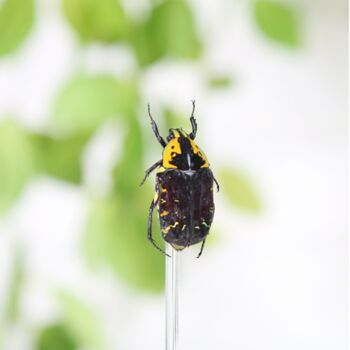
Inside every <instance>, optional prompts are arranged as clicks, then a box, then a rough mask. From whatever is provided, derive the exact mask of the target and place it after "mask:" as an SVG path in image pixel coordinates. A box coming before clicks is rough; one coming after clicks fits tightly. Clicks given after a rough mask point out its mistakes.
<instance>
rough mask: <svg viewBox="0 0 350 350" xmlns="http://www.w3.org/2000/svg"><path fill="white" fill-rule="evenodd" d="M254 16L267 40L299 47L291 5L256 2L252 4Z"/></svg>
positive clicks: (297, 32) (296, 21) (261, 0)
mask: <svg viewBox="0 0 350 350" xmlns="http://www.w3.org/2000/svg"><path fill="white" fill-rule="evenodd" d="M254 16H255V20H256V22H257V24H258V26H259V28H260V30H261V31H262V32H263V33H264V34H265V35H266V36H267V37H268V38H269V39H272V40H274V41H276V42H279V43H281V44H285V45H288V46H293V47H294V46H297V45H299V43H300V37H299V28H298V18H297V13H296V11H295V9H294V8H293V7H292V6H291V5H287V4H282V3H280V2H276V1H269V0H257V1H255V3H254Z"/></svg>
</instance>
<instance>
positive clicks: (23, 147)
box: [0, 120, 35, 214]
mask: <svg viewBox="0 0 350 350" xmlns="http://www.w3.org/2000/svg"><path fill="white" fill-rule="evenodd" d="M0 169H1V171H0V214H1V213H3V212H4V211H5V209H7V208H8V207H9V206H10V205H11V204H12V203H13V202H14V201H15V199H16V198H17V197H18V195H19V194H20V192H21V191H22V190H23V188H24V186H25V185H26V184H27V182H28V180H29V179H30V178H31V177H32V176H33V175H34V172H35V167H34V154H33V149H32V145H31V143H30V139H29V137H28V135H27V133H26V132H25V130H23V129H22V128H21V127H20V126H19V125H17V124H16V123H15V122H14V121H10V120H9V121H3V122H1V123H0Z"/></svg>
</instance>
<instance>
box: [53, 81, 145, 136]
mask: <svg viewBox="0 0 350 350" xmlns="http://www.w3.org/2000/svg"><path fill="white" fill-rule="evenodd" d="M137 98H138V93H137V88H136V86H135V84H134V82H130V81H119V80H117V79H115V78H114V77H113V76H110V75H97V76H86V75H81V76H77V77H75V78H73V79H72V80H71V81H70V82H68V84H67V85H66V86H65V87H64V88H63V89H62V91H61V92H60V93H59V96H58V98H57V100H56V103H55V107H54V120H53V123H54V126H55V127H57V128H59V129H61V130H64V131H69V132H84V133H89V132H92V131H94V130H95V129H96V128H97V127H98V126H99V125H100V124H101V123H102V122H104V121H106V120H107V119H108V118H113V117H118V116H121V117H124V118H126V117H128V115H129V114H130V113H131V112H132V111H133V110H134V108H135V106H136V105H137Z"/></svg>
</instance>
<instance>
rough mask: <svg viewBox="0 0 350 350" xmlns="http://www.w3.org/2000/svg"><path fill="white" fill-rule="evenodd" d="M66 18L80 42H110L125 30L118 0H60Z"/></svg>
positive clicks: (123, 16) (124, 22)
mask: <svg viewBox="0 0 350 350" xmlns="http://www.w3.org/2000/svg"><path fill="white" fill-rule="evenodd" d="M62 1H63V11H64V14H65V15H66V17H67V20H68V21H69V23H70V24H71V25H72V27H73V28H74V29H75V30H76V32H77V33H78V35H79V38H80V40H81V41H82V42H89V41H102V42H106V43H110V42H113V41H116V40H118V39H120V38H121V37H122V36H123V35H124V33H125V30H126V24H127V23H126V18H125V15H124V11H123V8H122V6H121V4H120V2H119V1H118V0H62Z"/></svg>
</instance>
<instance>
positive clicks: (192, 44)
mask: <svg viewBox="0 0 350 350" xmlns="http://www.w3.org/2000/svg"><path fill="white" fill-rule="evenodd" d="M131 42H132V44H133V47H134V50H135V54H136V56H137V58H138V60H139V63H140V64H141V65H142V66H145V65H149V64H151V63H154V62H155V61H157V60H159V59H161V58H164V57H170V58H175V59H195V58H198V57H199V56H200V54H201V43H200V40H199V38H198V35H197V33H196V28H195V23H194V18H193V15H192V12H191V9H190V8H189V6H188V4H187V3H186V2H185V1H184V0H166V1H163V2H161V3H160V4H159V5H157V6H156V7H154V8H153V9H152V12H151V15H150V17H149V18H148V19H147V20H146V21H145V22H144V23H140V24H138V25H135V26H134V29H133V33H132V37H131Z"/></svg>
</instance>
